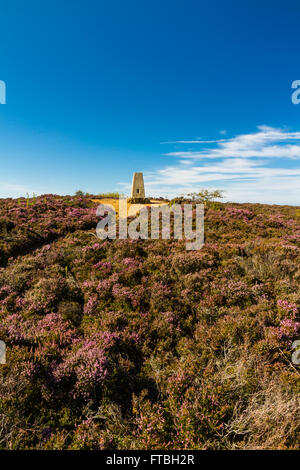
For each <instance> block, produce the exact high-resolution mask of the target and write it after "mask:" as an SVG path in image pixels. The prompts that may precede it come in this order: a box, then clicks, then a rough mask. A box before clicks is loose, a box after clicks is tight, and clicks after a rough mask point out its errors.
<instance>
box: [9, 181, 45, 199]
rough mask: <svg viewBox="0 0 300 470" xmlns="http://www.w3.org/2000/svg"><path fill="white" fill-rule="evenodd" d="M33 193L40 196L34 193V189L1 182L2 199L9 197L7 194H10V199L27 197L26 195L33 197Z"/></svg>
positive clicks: (36, 192)
mask: <svg viewBox="0 0 300 470" xmlns="http://www.w3.org/2000/svg"><path fill="white" fill-rule="evenodd" d="M33 193H35V194H38V191H34V190H33V189H32V188H28V187H26V186H23V185H21V184H15V183H5V182H3V181H2V182H1V181H0V197H3V198H6V197H8V196H7V194H9V195H10V197H20V196H23V197H25V196H26V194H30V195H32V194H33Z"/></svg>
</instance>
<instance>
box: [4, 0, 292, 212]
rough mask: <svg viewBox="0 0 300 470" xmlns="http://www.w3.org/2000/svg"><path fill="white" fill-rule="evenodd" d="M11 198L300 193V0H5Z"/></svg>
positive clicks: (270, 199)
mask: <svg viewBox="0 0 300 470" xmlns="http://www.w3.org/2000/svg"><path fill="white" fill-rule="evenodd" d="M0 8H1V29H0V58H1V62H0V80H3V81H4V82H5V83H6V87H7V90H6V92H7V96H6V104H5V105H2V104H0V162H1V171H0V197H8V196H9V197H18V196H23V195H25V193H26V192H28V193H30V194H31V193H33V192H35V193H36V194H43V193H57V194H72V193H74V192H75V191H76V190H77V189H82V190H84V191H89V192H91V193H99V192H103V191H115V190H119V191H121V192H125V193H128V192H129V188H130V183H131V178H132V173H133V172H134V171H143V172H144V175H145V186H146V191H147V193H148V194H151V195H159V194H161V195H169V196H172V195H176V194H181V193H183V192H186V191H194V190H197V189H200V188H203V187H207V188H218V189H224V190H225V191H226V197H227V199H228V200H234V201H241V202H242V201H250V202H267V203H276V204H296V205H300V164H299V161H300V104H299V105H295V104H293V103H292V101H291V95H292V92H293V90H292V89H291V84H292V82H293V81H294V80H297V79H300V60H299V46H300V29H299V17H300V3H299V2H298V1H296V0H295V1H291V0H282V1H281V0H280V1H276V0H272V1H271V0H270V1H266V0H260V1H256V0H251V1H250V0H249V1H242V2H241V1H233V0H227V1H225V0H223V1H221V0H218V1H216V0H211V1H209V2H207V1H200V0H198V1H196V0H195V1H194V0H172V1H171V0H159V1H157V0H151V1H148V0H147V1H146V0H136V1H133V0H110V1H101V0H98V1H96V0H85V1H82V0H80V1H79V0H77V1H76V0H72V1H71V0H64V1H63V2H62V1H57V0H52V1H51V2H50V1H43V2H41V1H33V0H28V1H26V2H25V1H24V0H22V1H21V0H19V1H17V0H0Z"/></svg>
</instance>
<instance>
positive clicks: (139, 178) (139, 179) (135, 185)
mask: <svg viewBox="0 0 300 470" xmlns="http://www.w3.org/2000/svg"><path fill="white" fill-rule="evenodd" d="M131 197H132V198H135V199H136V198H141V199H144V198H145V188H144V178H143V173H133V178H132V186H131Z"/></svg>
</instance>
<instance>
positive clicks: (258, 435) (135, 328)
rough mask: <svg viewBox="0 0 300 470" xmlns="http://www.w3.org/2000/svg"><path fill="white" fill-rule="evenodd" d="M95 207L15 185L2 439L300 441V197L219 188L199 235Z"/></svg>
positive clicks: (287, 445)
mask: <svg viewBox="0 0 300 470" xmlns="http://www.w3.org/2000/svg"><path fill="white" fill-rule="evenodd" d="M95 209H96V206H95V204H93V202H92V201H91V200H90V199H88V198H87V197H59V196H53V195H46V196H42V197H38V198H36V199H35V200H30V201H29V200H27V201H26V200H25V199H21V200H19V201H17V200H12V199H2V200H0V266H1V267H0V339H1V340H3V341H5V343H6V345H7V364H6V365H0V423H1V425H0V448H1V449H33V448H34V449H239V448H241V449H299V447H300V446H299V442H300V440H299V437H300V432H299V431H300V427H299V426H300V425H299V423H300V411H299V395H300V394H299V391H300V370H299V369H297V367H296V366H294V365H293V364H292V363H291V344H292V341H293V340H294V339H297V338H300V318H299V312H300V291H299V282H300V210H299V208H295V207H287V206H266V205H259V204H221V203H219V204H212V205H210V206H208V207H207V208H206V210H205V245H204V248H203V249H202V250H199V251H186V249H185V243H184V242H183V241H174V240H171V241H162V240H148V241H143V240H139V241H132V240H114V241H109V240H107V241H101V240H99V239H97V238H96V237H95V228H96V223H97V218H96V211H95Z"/></svg>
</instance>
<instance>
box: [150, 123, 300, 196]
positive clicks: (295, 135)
mask: <svg viewBox="0 0 300 470" xmlns="http://www.w3.org/2000/svg"><path fill="white" fill-rule="evenodd" d="M174 144H176V145H178V144H195V147H194V149H192V150H190V149H189V150H188V151H186V150H184V148H183V149H182V150H178V149H176V151H170V152H168V153H164V154H163V155H164V156H167V157H174V158H175V161H174V164H172V165H169V166H165V167H164V168H161V169H158V170H157V171H155V172H152V173H147V174H145V180H146V189H148V192H149V193H151V194H153V195H156V194H168V195H170V196H172V195H174V194H179V193H184V192H186V191H193V190H196V189H198V188H201V187H211V188H219V189H225V191H226V194H227V199H229V200H235V201H240V202H246V201H249V202H266V203H275V204H295V205H300V132H290V131H287V130H285V129H279V128H273V127H268V126H259V127H258V128H257V131H256V132H254V133H250V134H241V135H237V136H235V137H233V138H228V139H217V140H207V141H205V140H200V139H197V140H187V141H177V142H174ZM198 144H213V145H210V146H209V147H206V148H204V149H203V148H202V145H201V148H200V149H199V148H197V147H198Z"/></svg>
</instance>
